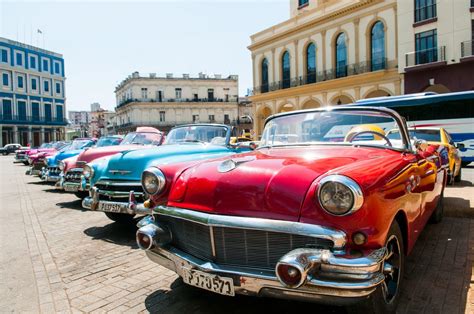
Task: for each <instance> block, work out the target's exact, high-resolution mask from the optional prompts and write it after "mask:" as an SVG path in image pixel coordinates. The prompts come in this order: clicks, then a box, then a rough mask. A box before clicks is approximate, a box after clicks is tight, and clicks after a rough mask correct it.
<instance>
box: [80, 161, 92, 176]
mask: <svg viewBox="0 0 474 314" xmlns="http://www.w3.org/2000/svg"><path fill="white" fill-rule="evenodd" d="M86 170H89V171H86ZM82 175H83V176H84V178H86V179H91V178H93V177H94V167H92V165H89V164H86V165H85V166H84V168H82Z"/></svg>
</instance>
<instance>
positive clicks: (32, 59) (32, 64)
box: [29, 56, 37, 69]
mask: <svg viewBox="0 0 474 314" xmlns="http://www.w3.org/2000/svg"><path fill="white" fill-rule="evenodd" d="M36 63H37V58H36V56H30V64H29V66H30V69H36V67H37V64H36Z"/></svg>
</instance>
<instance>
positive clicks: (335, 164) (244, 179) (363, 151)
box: [169, 146, 400, 221]
mask: <svg viewBox="0 0 474 314" xmlns="http://www.w3.org/2000/svg"><path fill="white" fill-rule="evenodd" d="M231 158H232V160H233V162H234V163H235V165H236V167H235V168H234V169H232V170H229V169H227V170H229V171H227V172H223V171H225V170H226V169H225V168H226V167H224V166H225V164H224V163H225V162H227V163H228V160H229V159H231ZM231 158H223V159H219V160H214V161H210V162H205V163H200V164H197V165H195V166H193V167H190V168H188V169H187V170H186V171H184V172H183V174H182V175H181V178H180V179H179V180H178V181H176V182H177V183H175V186H174V188H173V189H172V192H171V194H170V196H169V205H170V206H176V207H181V208H188V209H192V210H198V211H204V212H210V213H216V214H224V215H235V216H250V217H259V218H270V219H283V220H291V221H297V220H298V219H299V216H300V213H301V208H302V205H303V202H304V201H305V198H306V194H307V193H308V190H309V189H310V187H311V185H312V184H313V182H315V180H316V179H317V178H318V177H320V176H322V175H325V174H328V173H332V174H335V173H337V174H344V175H347V176H349V177H352V179H354V180H356V181H358V182H359V184H360V185H361V187H362V189H363V190H364V189H366V188H369V186H368V185H367V184H370V183H367V182H361V181H360V180H358V178H360V177H361V175H360V174H361V173H362V174H363V173H367V172H370V169H371V167H374V165H376V163H379V162H381V160H377V159H383V158H389V159H390V158H398V159H399V158H400V152H395V151H391V150H384V149H371V148H353V147H337V148H335V147H334V146H332V147H331V146H329V147H324V146H319V147H309V148H301V147H299V148H270V149H259V150H258V151H255V152H252V153H248V154H241V155H237V156H235V157H231ZM394 160H395V159H394ZM219 168H221V170H219ZM352 173H355V174H356V175H355V177H354V176H352V175H351V174H352ZM176 184H182V185H183V186H185V187H184V188H183V187H181V188H177V187H176ZM178 190H179V191H185V192H183V193H184V194H182V195H177V194H176V193H174V192H175V191H178Z"/></svg>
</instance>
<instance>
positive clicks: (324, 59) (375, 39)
mask: <svg viewBox="0 0 474 314" xmlns="http://www.w3.org/2000/svg"><path fill="white" fill-rule="evenodd" d="M290 11H291V17H290V19H289V20H287V21H284V22H282V23H280V24H277V25H274V26H272V27H270V28H268V29H265V30H263V31H261V32H258V33H256V34H254V35H252V36H251V45H250V46H249V49H250V51H251V53H252V62H253V81H254V90H253V95H252V96H251V97H250V100H251V101H252V102H253V104H254V117H255V119H254V129H255V131H256V133H257V134H261V132H262V128H263V123H264V121H265V119H266V118H267V117H268V116H269V115H271V114H274V113H278V112H283V111H289V110H296V109H304V108H312V107H319V106H326V105H337V104H346V103H351V102H354V101H356V100H358V99H362V98H369V97H377V96H386V95H399V94H400V93H402V80H401V74H400V73H399V72H398V70H397V65H398V49H397V47H398V44H397V42H398V39H397V22H396V20H397V19H396V17H397V2H396V1H395V0H387V1H380V0H359V1H354V0H291V2H290Z"/></svg>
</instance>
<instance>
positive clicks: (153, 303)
mask: <svg viewBox="0 0 474 314" xmlns="http://www.w3.org/2000/svg"><path fill="white" fill-rule="evenodd" d="M170 288H171V289H170V290H164V289H160V290H157V291H155V292H153V293H152V294H150V295H149V296H147V298H146V300H145V307H146V309H147V310H148V311H149V312H150V313H165V312H166V313H178V314H181V313H215V314H220V313H246V314H253V313H255V314H261V313H272V312H273V313H297V312H298V311H308V313H318V312H319V313H346V310H345V308H342V307H337V306H326V305H321V304H316V303H309V302H298V301H287V300H281V299H272V298H259V297H249V296H240V295H236V296H235V297H227V296H222V295H218V294H215V293H212V292H208V291H206V290H203V289H199V288H194V287H191V286H188V285H186V284H184V283H183V281H182V280H181V278H178V279H176V280H175V281H173V282H172V283H171V286H170ZM184 300H185V301H184Z"/></svg>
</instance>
